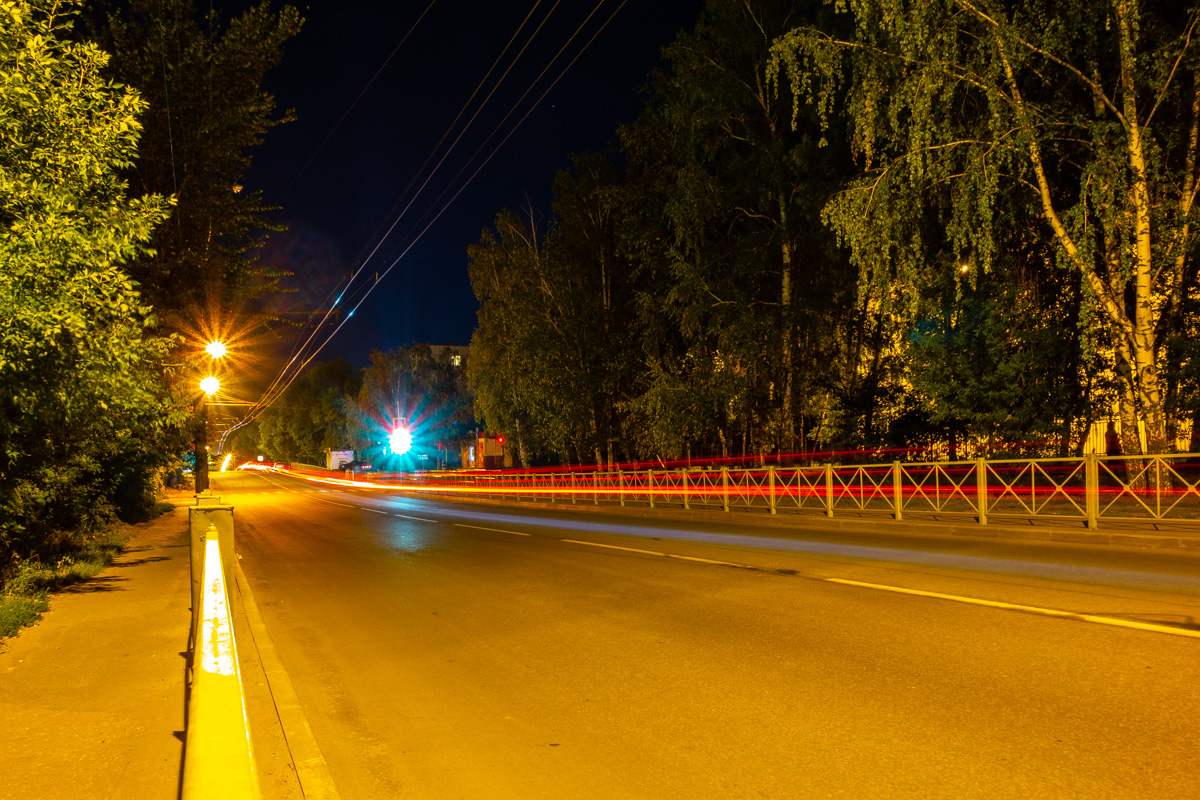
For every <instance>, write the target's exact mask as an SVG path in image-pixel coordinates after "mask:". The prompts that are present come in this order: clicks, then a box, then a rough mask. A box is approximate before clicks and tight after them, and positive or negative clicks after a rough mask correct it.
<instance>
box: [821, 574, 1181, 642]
mask: <svg viewBox="0 0 1200 800" xmlns="http://www.w3.org/2000/svg"><path fill="white" fill-rule="evenodd" d="M820 580H823V581H825V582H826V583H841V584H845V585H846V586H860V587H862V588H864V589H876V590H878V591H881V592H896V593H897V594H911V595H916V596H918V597H933V598H936V599H938V600H951V601H953V602H955V603H968V604H970V605H973V606H988V607H989V608H1002V609H1006V610H1008V611H1024V612H1026V613H1029V614H1041V615H1042V616H1046V617H1061V618H1063V619H1074V620H1079V621H1081V622H1095V623H1097V624H1099V625H1113V626H1116V627H1118V628H1133V629H1135V630H1139V631H1152V632H1154V633H1169V634H1171V635H1172V636H1186V637H1188V638H1190V639H1200V631H1189V630H1187V629H1185V628H1174V627H1171V626H1170V625H1155V624H1154V623H1152V622H1135V621H1133V620H1127V619H1117V618H1116V617H1099V616H1096V615H1094V614H1077V613H1075V612H1074V611H1060V610H1058V609H1055V608H1039V607H1037V606H1022V605H1017V604H1015V603H1002V602H1000V601H999V600H980V599H979V598H977V597H962V596H961V595H957V594H942V593H941V592H925V591H921V590H920V589H904V588H901V587H899V586H885V585H883V584H880V583H864V582H862V581H852V580H847V579H845V578H821V579H820Z"/></svg>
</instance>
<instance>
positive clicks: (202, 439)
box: [193, 397, 208, 494]
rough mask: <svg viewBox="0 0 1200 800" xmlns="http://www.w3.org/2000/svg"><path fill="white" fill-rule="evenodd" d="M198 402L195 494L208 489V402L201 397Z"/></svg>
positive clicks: (195, 444)
mask: <svg viewBox="0 0 1200 800" xmlns="http://www.w3.org/2000/svg"><path fill="white" fill-rule="evenodd" d="M198 402H199V406H197V408H196V411H197V412H198V414H197V416H199V417H200V421H199V423H198V424H197V426H196V441H195V443H194V446H195V448H196V451H195V452H196V468H195V470H193V472H194V473H195V479H196V480H195V483H196V494H200V493H201V492H206V491H208V403H206V402H204V398H203V397H201V398H200V400H199V401H198Z"/></svg>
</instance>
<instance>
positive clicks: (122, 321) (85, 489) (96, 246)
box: [0, 0, 182, 555]
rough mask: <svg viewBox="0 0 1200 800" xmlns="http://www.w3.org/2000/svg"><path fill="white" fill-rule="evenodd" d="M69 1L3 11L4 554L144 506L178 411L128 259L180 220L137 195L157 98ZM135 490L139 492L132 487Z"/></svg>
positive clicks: (0, 391) (163, 344)
mask: <svg viewBox="0 0 1200 800" xmlns="http://www.w3.org/2000/svg"><path fill="white" fill-rule="evenodd" d="M71 8H72V7H71V6H65V5H63V4H60V3H50V2H40V0H37V1H35V2H18V3H3V4H0V139H2V141H3V144H2V146H0V554H2V555H7V554H8V553H12V552H16V553H24V554H33V553H37V552H39V550H40V549H41V548H43V547H44V545H45V543H46V542H48V541H50V540H51V539H52V538H53V537H54V536H55V535H57V534H56V533H55V532H56V531H74V530H81V531H83V532H85V533H86V532H88V531H93V530H97V529H99V528H100V527H101V526H102V525H103V524H105V523H106V522H107V521H108V520H109V519H111V518H112V516H113V515H114V513H115V512H116V511H118V510H124V511H126V512H130V513H137V512H138V511H140V510H141V509H142V507H144V506H145V503H146V498H145V496H144V495H145V492H144V491H141V489H142V487H144V486H145V485H146V483H147V481H148V479H149V476H150V473H152V472H153V470H154V469H156V468H157V466H158V465H159V464H161V463H162V461H163V460H164V458H165V456H164V455H163V452H164V448H167V447H169V442H168V441H167V440H168V439H169V438H170V435H171V432H172V430H174V429H175V426H177V425H178V424H179V423H180V422H181V420H182V413H181V410H180V408H179V405H178V403H177V402H176V401H175V400H174V399H173V398H171V397H170V396H169V395H168V394H167V393H166V391H165V390H164V389H163V388H162V381H161V379H160V378H161V371H160V370H161V367H160V366H159V365H160V364H161V359H162V357H163V355H164V354H165V353H166V351H167V348H168V346H169V341H168V340H167V339H164V338H160V337H156V336H154V335H153V334H152V333H151V332H150V331H149V330H147V329H148V327H150V326H151V325H152V324H153V317H152V315H151V310H150V308H149V307H148V306H147V305H146V304H145V302H144V301H143V299H142V297H141V295H140V292H139V288H138V286H137V284H136V283H134V282H133V281H132V280H131V279H130V277H129V276H128V274H127V273H126V272H125V271H124V265H125V264H126V263H127V262H128V261H129V260H130V259H132V258H134V257H136V256H137V255H138V254H139V253H143V252H145V250H146V243H147V241H148V240H149V238H150V236H151V232H152V231H153V229H154V227H155V225H157V224H158V223H159V222H161V221H162V220H163V219H164V218H166V216H167V215H168V213H169V205H168V203H167V201H166V200H165V199H164V198H162V197H160V196H157V195H151V196H146V197H143V198H139V199H135V200H128V199H126V193H127V190H126V185H125V183H124V181H123V180H122V179H121V178H120V177H119V173H120V172H121V171H122V170H125V169H128V168H129V167H130V166H131V165H132V163H133V159H134V154H135V146H136V143H137V139H138V135H139V132H140V124H139V114H140V113H141V112H142V111H143V109H144V103H143V102H142V101H141V100H140V99H139V97H138V96H137V94H136V92H134V91H132V90H130V89H128V88H126V87H121V86H117V85H114V84H112V83H111V82H108V81H106V80H105V79H104V78H103V77H102V75H103V71H104V68H105V65H106V63H107V60H108V56H107V55H106V54H105V53H104V52H102V51H101V50H99V49H98V48H97V47H95V46H94V45H91V44H87V43H79V42H71V41H69V36H70V34H71V26H72V20H73V16H72V14H73V11H71ZM131 488H132V489H133V490H134V491H133V492H132V495H133V496H130V492H129V491H128V490H129V489H131Z"/></svg>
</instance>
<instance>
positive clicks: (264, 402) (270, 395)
mask: <svg viewBox="0 0 1200 800" xmlns="http://www.w3.org/2000/svg"><path fill="white" fill-rule="evenodd" d="M604 2H605V0H599V2H597V4H596V5H595V7H594V8H593V9H592V11H591V13H589V14H588V16H587V17H586V18H585V19H584V21H583V22H582V23H580V25H579V27H578V28H576V30H575V32H574V33H573V34H572V35H571V37H570V38H569V39H568V40H567V42H566V43H565V44H564V45H563V46H562V47H561V48H560V49H559V51H558V53H556V54H555V56H554V58H552V59H551V61H550V62H549V63H548V64H547V66H546V67H545V68H544V69H543V70H542V71H541V72H540V73H539V74H538V76H537V78H535V79H534V81H533V82H532V83H531V84H530V87H529V88H528V89H527V90H526V91H525V93H523V94H522V95H521V97H520V98H519V99H518V100H517V101H516V103H514V104H513V107H512V108H510V110H509V112H508V113H507V114H505V116H504V118H503V119H502V120H501V122H500V124H499V125H497V127H496V129H494V130H493V132H492V134H491V135H489V137H488V139H487V140H485V142H484V145H483V146H481V148H480V149H479V150H476V152H475V154H474V155H472V156H471V158H470V159H468V161H467V166H469V165H470V163H471V161H472V160H474V159H475V158H476V157H477V156H478V154H479V152H480V151H481V150H482V148H483V147H484V146H486V144H487V142H488V141H490V140H491V139H492V138H493V137H494V136H495V134H496V132H497V131H498V130H499V129H500V127H502V126H503V124H504V121H505V120H507V119H508V118H509V117H510V116H511V115H512V114H513V113H514V112H515V110H516V109H517V108H518V107H519V106H520V103H521V102H523V101H524V99H525V98H526V97H527V96H528V95H529V93H530V92H531V91H532V90H533V87H534V86H536V85H537V83H538V82H539V81H540V80H541V79H542V77H543V76H545V74H546V72H547V71H549V69H550V67H551V66H553V64H554V63H555V61H557V60H558V58H559V56H561V54H562V53H563V52H564V51H565V50H566V48H567V47H569V46H570V43H571V42H572V41H574V40H575V38H576V37H577V36H578V35H579V33H580V32H581V31H582V30H583V28H584V27H586V25H587V23H588V22H589V21H590V20H591V19H592V17H593V16H595V14H596V12H597V11H599V9H600V7H601V6H602V5H603V4H604ZM627 2H628V0H622V1H621V3H620V4H619V5H618V6H617V7H616V9H614V10H613V12H612V13H611V14H610V15H609V16H608V18H607V19H605V20H604V22H603V23H602V24H601V25H600V26H599V28H598V29H597V30H596V31H595V33H593V34H592V36H591V37H590V38H589V39H588V40H587V42H586V43H584V45H583V46H582V47H581V48H580V50H579V52H578V53H576V54H575V56H574V57H573V58H572V59H571V60H570V61H569V62H568V63H567V64H566V66H564V67H563V68H562V70H561V71H560V72H559V74H558V76H557V77H555V79H554V80H553V81H552V82H551V83H550V85H549V86H547V87H546V89H545V90H544V91H543V92H542V93H541V94H540V95H539V96H538V98H537V99H536V100H535V101H534V102H533V104H532V105H531V106H530V107H529V108H528V110H526V112H525V113H524V114H523V115H522V116H521V118H520V119H518V120H517V122H516V123H515V124H514V125H513V127H512V129H511V130H509V132H508V133H507V134H506V135H505V136H504V138H503V139H501V140H500V142H499V143H498V144H497V145H496V146H495V147H494V148H493V149H492V150H491V152H490V153H488V155H487V157H486V158H485V159H484V160H483V162H482V163H480V164H479V166H478V167H477V168H476V169H475V171H474V172H472V173H471V174H470V176H469V177H468V178H467V179H466V181H464V182H463V184H462V185H461V186H460V187H459V188H458V189H457V191H455V192H454V194H453V195H452V196H451V197H450V199H449V200H447V201H446V203H445V204H444V205H443V206H442V207H441V208H440V209H439V210H438V211H437V213H436V214H435V215H434V216H433V218H432V219H430V220H429V222H428V223H427V224H426V225H425V226H424V227H423V228H421V230H420V231H419V232H418V233H416V235H415V236H414V237H413V238H412V241H410V242H409V244H408V245H407V246H406V247H405V248H404V249H403V251H402V252H401V253H400V255H399V256H397V257H396V258H395V260H393V261H392V263H391V264H389V265H388V266H387V268H386V269H384V270H383V272H382V273H379V274H378V277H377V279H376V281H375V282H374V283H372V284H370V285H368V286H366V287H364V288H365V291H364V292H363V293H362V296H361V297H358V298H357V302H355V303H354V305H353V307H352V308H351V309H350V311H349V312H348V313H347V314H346V315H345V318H344V319H342V320H341V321H339V323H338V325H337V327H335V328H334V330H333V331H332V332H330V333H329V334H328V336H326V337H325V339H324V341H322V342H321V343H320V345H319V346H317V348H316V349H315V350H314V351H313V352H312V353H311V354H310V355H309V356H308V357H307V358H305V359H304V361H303V362H302V363H300V364H299V365H298V366H297V367H296V368H295V371H294V372H293V374H292V375H291V377H290V378H288V379H287V381H286V382H285V383H283V386H282V387H280V386H279V383H280V382H281V379H282V378H283V376H284V375H286V374H287V373H288V372H289V371H290V368H291V365H292V364H293V363H295V361H296V360H297V358H298V357H299V355H298V354H296V355H294V356H293V358H292V359H291V361H289V363H288V364H287V365H285V367H284V369H283V370H282V371H281V373H280V375H279V376H278V377H277V378H276V379H275V381H274V382H273V383H272V385H271V387H269V388H268V390H267V391H266V392H264V394H263V396H262V398H261V399H260V400H259V401H258V404H257V405H256V406H255V407H254V408H252V409H251V410H250V411H249V412H248V413H247V414H246V416H245V417H244V418H243V419H242V420H241V421H239V422H238V423H237V424H235V425H233V426H232V427H230V428H229V429H228V430H226V431H225V433H224V434H222V436H221V439H220V444H219V446H218V449H220V447H223V446H224V442H225V440H226V438H227V437H228V436H229V434H231V433H233V432H234V431H235V430H237V429H239V428H241V427H243V426H244V425H246V424H249V423H250V422H251V421H253V420H254V419H255V418H257V417H258V415H259V414H261V413H262V411H264V410H265V409H266V408H268V407H270V405H271V404H272V403H273V402H274V401H275V399H277V398H278V397H280V396H281V395H282V394H283V392H285V391H286V390H287V388H288V387H289V386H290V385H291V384H292V382H293V381H294V380H295V379H296V377H298V376H299V373H300V371H301V370H303V369H304V367H306V366H307V365H308V364H309V363H310V362H311V361H312V360H313V359H314V358H316V356H317V355H318V354H320V352H321V351H322V350H323V349H324V348H325V345H326V344H328V343H329V342H330V341H331V340H332V339H333V337H334V336H336V335H337V333H338V332H339V331H340V330H341V329H342V327H343V326H344V325H345V324H346V323H347V322H349V320H350V318H351V317H353V316H354V312H355V311H357V310H358V308H359V307H360V306H361V305H362V303H363V302H365V300H366V298H367V297H368V296H369V295H370V294H371V292H372V291H373V290H374V288H375V286H377V285H378V281H379V280H380V279H382V278H384V277H386V276H387V274H388V273H389V272H391V270H392V269H393V268H394V267H395V266H396V265H397V264H398V263H400V261H401V260H403V258H404V257H405V256H406V255H407V254H408V253H409V251H411V249H412V248H413V247H414V246H415V245H416V244H417V242H418V241H420V239H421V237H423V236H424V234H425V233H426V232H427V231H428V230H429V229H430V228H431V227H432V226H433V225H434V223H436V222H437V220H438V219H439V218H440V217H441V216H442V214H444V213H445V212H446V211H447V210H448V209H449V207H450V206H451V205H452V204H453V203H454V201H455V200H456V199H457V198H458V196H459V195H460V194H462V192H463V191H464V190H465V189H466V188H467V186H469V185H470V184H471V182H472V181H473V180H474V179H475V177H476V176H478V175H479V173H480V172H481V171H482V170H483V168H484V167H486V166H487V164H488V163H489V162H490V161H491V160H492V158H493V157H495V155H496V154H497V153H498V152H499V151H500V149H501V148H502V147H503V146H504V145H505V144H506V143H507V142H508V140H509V139H510V138H512V136H513V134H515V133H516V131H517V130H518V129H519V128H520V126H521V125H522V124H523V123H524V122H525V120H526V119H528V118H529V115H530V114H532V113H533V111H534V110H535V109H536V108H537V107H538V106H539V105H540V103H541V102H542V100H544V99H545V97H546V96H547V95H548V94H549V93H550V92H551V91H552V90H553V89H554V87H555V86H557V85H558V83H559V81H561V80H562V78H563V77H564V76H565V75H566V73H567V72H568V71H569V70H570V69H571V67H572V66H574V64H575V62H576V61H578V60H579V58H580V57H581V56H582V55H583V54H584V52H586V51H587V50H588V48H589V47H590V46H591V45H592V43H593V42H594V41H595V40H596V38H597V37H598V36H599V35H600V34H601V33H602V32H603V31H604V30H605V28H607V27H608V24H609V23H610V22H612V20H613V18H615V17H616V15H617V14H618V13H620V11H621V9H623V8H624V7H625V5H626V3H627ZM557 5H558V3H557V2H556V3H555V6H557ZM536 7H537V3H535V5H534V8H535V9H536ZM553 10H554V8H551V10H550V12H548V14H547V16H549V13H552V12H553ZM530 14H532V10H531V11H530ZM528 18H529V15H526V18H525V19H526V20H528ZM544 22H545V20H543V24H544ZM524 24H525V21H522V24H521V26H520V27H518V32H519V31H520V30H521V28H523V27H524ZM539 30H540V26H539ZM536 33H537V31H535V32H534V34H533V35H536ZM515 36H516V34H514V37H515ZM511 42H512V39H510V42H509V44H508V45H506V46H505V49H504V50H502V51H501V54H500V56H498V57H497V59H496V61H494V62H493V64H492V67H491V68H489V70H488V72H487V73H486V74H485V76H484V79H483V80H481V82H480V85H477V86H476V90H475V91H474V92H472V94H471V98H468V101H467V104H464V109H465V108H466V107H467V105H468V104H469V103H470V100H471V99H473V98H474V97H475V95H476V94H478V91H479V88H480V86H481V85H482V84H483V82H484V81H486V79H487V77H488V76H489V75H490V74H491V73H492V72H493V71H494V69H495V66H496V64H497V63H498V62H499V60H500V58H502V57H503V54H504V53H505V52H507V50H508V47H509V46H510V45H511ZM526 46H528V44H527V45H526ZM521 52H524V48H523V49H522V51H521ZM519 57H520V53H518V54H517V56H516V57H515V58H519ZM514 63H515V60H514ZM509 69H510V70H511V65H510V67H509ZM507 74H508V71H506V72H505V75H507ZM500 80H503V76H501V78H500ZM492 91H493V92H494V91H495V88H493V90H492ZM488 97H489V98H490V97H491V93H489V95H488ZM486 101H487V100H486V98H485V100H484V103H486ZM462 113H463V111H462V110H460V112H459V114H458V115H457V116H456V117H455V120H454V122H452V123H451V126H450V128H448V129H447V133H446V134H444V135H443V137H442V139H441V140H439V142H438V145H436V146H435V148H434V150H433V151H432V152H431V153H430V155H429V156H428V157H427V158H426V160H425V162H424V163H423V164H422V167H421V169H423V168H424V167H425V166H427V165H428V163H429V161H430V160H432V157H433V155H434V154H436V150H437V147H439V146H440V145H441V144H442V142H444V141H445V138H446V136H448V135H449V131H450V130H452V129H453V126H454V124H455V123H456V122H457V120H458V119H459V118H461V116H462ZM476 116H478V111H477V112H476V114H475V115H473V116H472V118H471V120H469V121H468V123H467V127H469V126H470V124H471V121H473V120H474V119H475V117H476ZM464 131H465V128H464ZM461 136H462V133H460V134H459V137H458V138H456V140H455V143H457V141H458V139H461ZM451 148H453V144H452V145H451ZM446 155H448V153H447V154H446ZM446 155H443V158H442V159H441V160H440V161H439V162H438V165H437V166H435V168H434V170H433V173H436V171H437V168H438V167H440V166H441V164H442V163H443V162H444V161H445V158H446ZM466 168H467V167H464V168H463V169H460V170H459V173H458V175H456V176H455V178H454V179H452V180H451V183H450V185H451V186H452V185H453V183H454V181H455V180H457V178H458V177H459V176H460V175H461V174H462V173H463V171H465V169H466ZM419 175H420V170H418V172H417V175H416V176H414V178H413V180H412V181H410V183H409V186H411V185H412V183H414V182H415V180H416V177H419ZM431 177H432V173H431V175H430V176H429V177H427V178H426V180H425V182H424V183H422V189H423V188H424V186H425V185H426V184H428V182H429V179H430V178H431ZM445 191H448V189H447V190H444V191H443V192H442V194H441V195H439V199H440V198H441V197H442V196H444V195H445ZM419 192H420V190H418V194H419ZM401 197H403V195H401ZM414 199H415V197H414ZM397 204H398V203H397ZM411 205H412V201H411V200H410V202H409V204H408V205H407V206H406V207H405V209H404V211H402V212H401V214H400V215H399V217H398V218H397V219H396V221H395V222H393V223H392V225H391V226H390V227H389V229H388V234H385V235H384V237H383V239H381V240H380V242H379V243H378V244H376V246H375V247H374V248H373V249H372V251H371V255H370V256H368V260H369V258H370V257H372V256H374V254H375V253H376V252H378V250H379V247H380V246H382V244H383V240H386V238H387V236H388V235H389V234H390V233H391V231H392V230H393V229H394V228H395V226H396V224H398V223H399V221H400V219H401V218H403V216H404V213H405V212H406V211H407V210H408V208H409V207H411ZM435 207H436V201H435ZM394 208H395V206H393V209H394ZM426 216H428V215H427V214H426ZM422 219H424V217H423V218H422ZM419 225H420V222H418V226H419ZM365 263H366V262H365V261H364V265H365ZM361 273H362V270H361V269H360V271H359V274H361ZM354 277H355V276H353V275H352V276H351V278H350V281H349V282H348V283H347V285H346V287H345V289H344V290H343V292H342V294H341V295H340V296H339V298H338V300H337V301H336V302H335V304H334V305H337V304H338V303H340V302H341V300H342V299H343V298H344V297H345V294H346V292H347V291H349V289H350V286H351V284H352V283H353V279H354ZM352 299H353V298H352ZM331 312H332V308H331V310H330V312H326V316H325V319H323V320H322V324H321V325H318V326H317V328H316V329H314V331H313V332H312V333H311V334H310V335H309V337H308V339H307V340H306V341H305V345H304V346H303V347H302V348H301V351H303V350H304V349H306V348H307V345H308V343H310V342H311V341H312V339H313V337H314V336H315V335H316V332H317V330H319V329H320V328H321V327H323V325H324V321H325V320H327V319H328V315H329V313H331Z"/></svg>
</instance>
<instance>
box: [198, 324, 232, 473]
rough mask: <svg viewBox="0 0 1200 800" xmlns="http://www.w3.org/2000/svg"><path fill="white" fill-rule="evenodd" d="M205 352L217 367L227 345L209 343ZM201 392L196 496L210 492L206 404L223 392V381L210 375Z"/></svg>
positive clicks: (201, 382) (216, 342) (203, 382)
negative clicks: (219, 392)
mask: <svg viewBox="0 0 1200 800" xmlns="http://www.w3.org/2000/svg"><path fill="white" fill-rule="evenodd" d="M204 350H205V352H207V353H208V355H209V357H210V358H211V359H212V361H213V362H214V364H212V365H210V367H215V362H216V361H217V360H218V359H220V358H222V357H224V355H225V344H224V343H223V342H219V341H213V342H209V343H208V344H207V345H205V346H204ZM200 390H201V391H202V392H204V394H202V395H201V396H200V399H199V400H197V401H196V402H197V404H198V406H197V408H196V411H197V416H198V417H199V418H200V419H199V423H198V424H197V426H196V440H195V443H194V446H195V451H196V494H200V492H205V491H208V404H207V403H206V402H205V400H207V399H208V398H210V397H212V396H213V395H214V394H216V393H217V392H218V391H220V390H221V381H220V380H219V379H218V378H217V377H216V376H215V375H212V374H210V375H209V376H208V377H206V378H204V379H203V380H202V381H200Z"/></svg>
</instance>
